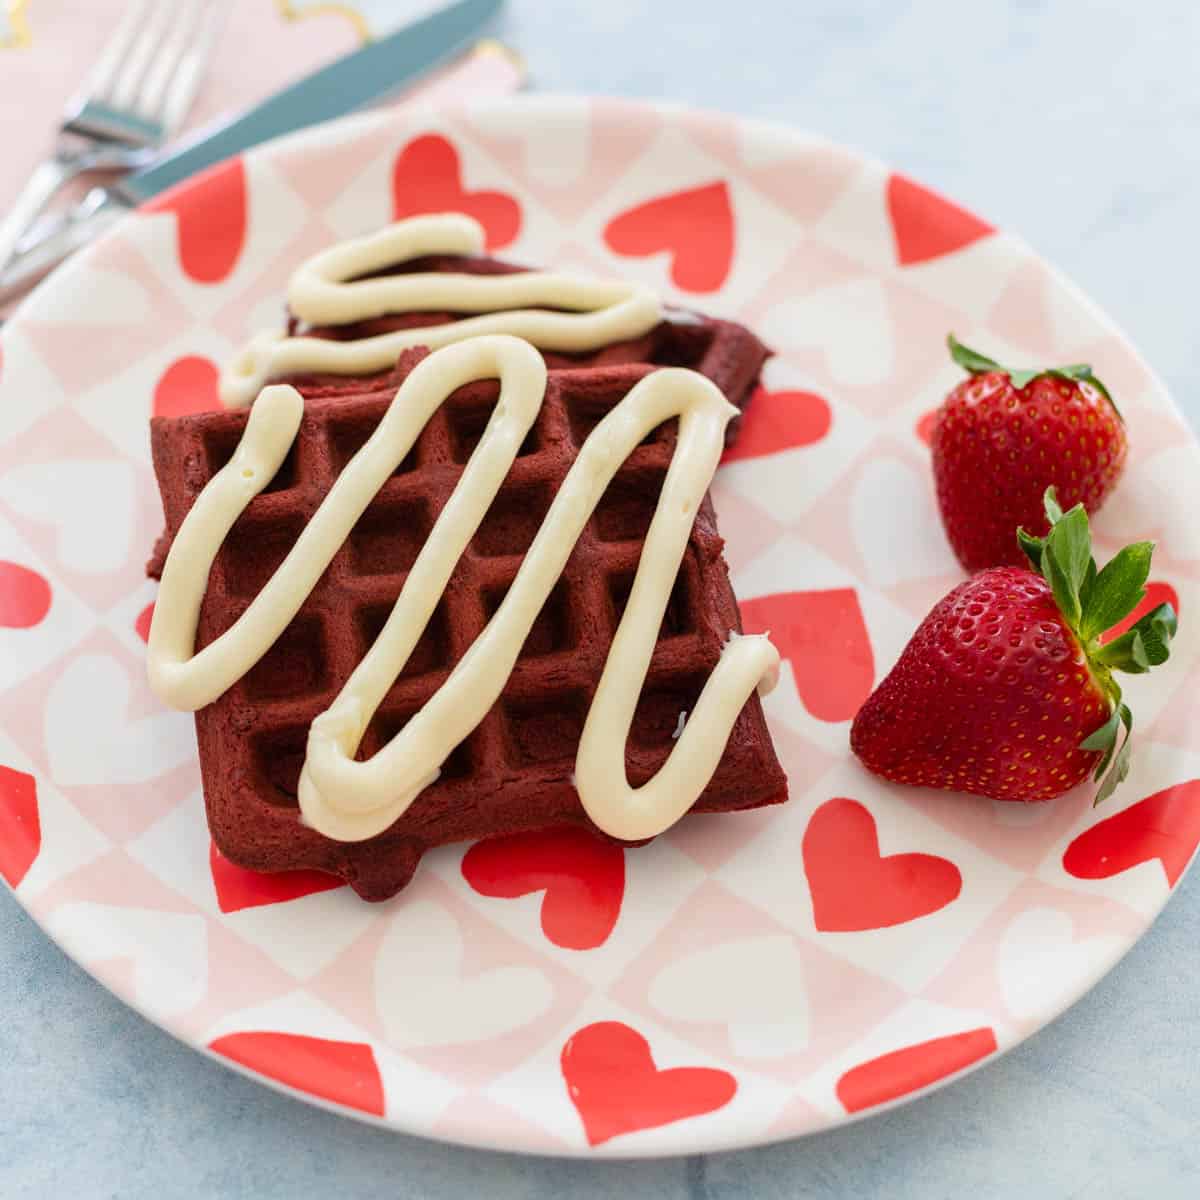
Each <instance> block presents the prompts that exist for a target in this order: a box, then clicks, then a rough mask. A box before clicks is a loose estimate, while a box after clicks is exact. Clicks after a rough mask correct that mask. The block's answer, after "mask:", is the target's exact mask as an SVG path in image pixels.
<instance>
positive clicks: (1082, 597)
mask: <svg viewBox="0 0 1200 1200" xmlns="http://www.w3.org/2000/svg"><path fill="white" fill-rule="evenodd" d="M1097 578H1098V573H1097V571H1096V560H1095V559H1094V558H1091V557H1089V558H1088V569H1087V574H1086V575H1085V576H1084V577H1083V583H1082V584H1081V585H1080V588H1079V607H1080V608H1081V609H1082V610H1083V617H1082V620H1083V621H1085V622H1086V621H1087V614H1088V609H1089V608H1090V607H1091V606H1092V605H1093V604H1095V602H1096V601H1095V599H1094V597H1095V595H1096V579H1097Z"/></svg>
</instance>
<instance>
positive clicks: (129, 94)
mask: <svg viewBox="0 0 1200 1200" xmlns="http://www.w3.org/2000/svg"><path fill="white" fill-rule="evenodd" d="M224 15H225V5H224V4H219V3H216V2H215V0H182V2H180V3H174V2H173V0H138V2H137V3H135V4H133V5H132V6H131V7H130V8H129V10H128V11H127V12H126V14H125V17H124V19H123V20H122V21H121V23H120V24H119V25H118V26H117V29H116V32H115V33H114V34H113V36H112V37H111V38H110V39H109V42H108V44H107V45H106V46H105V48H104V50H103V52H102V53H101V56H100V60H99V62H97V63H96V65H95V67H94V68H93V70H92V73H91V74H90V75H89V76H88V78H87V80H86V81H85V83H84V85H83V87H82V89H81V90H80V92H79V93H78V94H77V95H76V96H75V98H74V99H73V100H72V101H71V102H70V103H69V104H68V105H67V107H66V110H65V112H64V113H63V117H62V121H61V123H60V125H59V130H58V138H57V140H56V143H55V147H54V154H53V157H51V158H48V159H46V160H45V161H44V162H43V163H41V164H40V165H39V166H38V167H37V169H36V170H35V171H34V173H33V174H32V175H31V176H30V178H29V182H28V183H27V184H26V185H25V190H24V191H23V192H22V193H21V195H20V196H19V197H18V198H17V202H16V204H15V205H14V206H13V208H12V209H11V210H10V211H9V213H8V215H7V216H6V217H5V218H4V220H3V221H0V267H2V266H3V265H4V264H6V263H8V262H10V261H11V260H12V258H13V255H14V252H15V251H17V250H18V249H19V248H22V247H24V246H27V245H28V243H29V241H30V240H32V239H31V238H28V237H27V235H28V234H30V231H31V227H32V226H33V225H34V223H35V221H36V219H37V217H38V215H39V214H40V213H41V212H42V211H43V210H44V209H45V207H46V205H47V204H48V203H49V201H50V200H51V199H53V197H54V195H55V194H56V193H57V192H58V190H59V189H60V188H61V187H62V186H63V184H65V183H67V182H68V181H69V180H71V179H74V178H75V177H76V176H77V175H81V174H83V173H84V172H85V171H95V170H105V171H114V170H123V171H129V170H133V169H134V168H135V167H138V166H140V165H141V164H142V163H143V162H144V161H145V160H146V159H148V158H149V157H150V155H151V154H152V153H153V152H154V151H155V150H156V149H157V147H158V146H159V145H161V143H162V142H164V141H165V140H166V139H167V138H168V137H170V136H171V134H172V133H173V132H174V131H175V130H176V129H177V128H178V127H179V125H180V123H181V122H182V120H183V118H184V116H185V115H186V114H187V110H188V108H189V107H190V106H191V103H192V99H193V97H194V96H195V94H196V89H197V88H198V87H199V85H200V78H201V75H202V74H203V70H204V66H205V64H206V63H207V61H208V57H209V54H210V52H211V50H212V46H213V42H214V40H215V39H216V35H217V33H218V31H219V29H220V22H221V20H222V19H223V17H224Z"/></svg>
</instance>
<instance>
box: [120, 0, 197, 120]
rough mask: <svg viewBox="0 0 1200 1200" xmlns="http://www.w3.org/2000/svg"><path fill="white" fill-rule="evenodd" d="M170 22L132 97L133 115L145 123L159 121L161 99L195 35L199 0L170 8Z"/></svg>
mask: <svg viewBox="0 0 1200 1200" xmlns="http://www.w3.org/2000/svg"><path fill="white" fill-rule="evenodd" d="M171 7H172V12H171V14H170V15H171V21H170V23H169V25H168V27H167V28H166V30H165V32H164V34H163V37H162V40H161V41H160V42H159V44H158V46H157V48H156V49H155V53H154V58H153V60H152V61H151V62H150V64H149V66H148V67H147V69H146V74H145V76H144V77H143V79H142V81H141V86H140V87H139V88H138V90H137V95H136V96H135V97H134V98H133V102H132V110H133V112H134V113H135V114H136V115H137V116H139V117H141V118H142V119H144V120H147V121H154V122H156V123H158V122H159V121H160V114H161V110H162V106H163V97H164V96H165V95H166V91H167V87H168V86H169V84H170V82H171V77H172V75H174V73H175V70H176V68H177V67H178V66H179V63H180V61H181V60H182V59H183V57H184V55H185V53H186V52H187V48H188V45H189V43H190V42H191V40H192V38H193V36H194V33H195V24H196V18H197V16H198V15H199V12H200V9H201V0H182V2H181V3H179V4H176V5H173V6H171Z"/></svg>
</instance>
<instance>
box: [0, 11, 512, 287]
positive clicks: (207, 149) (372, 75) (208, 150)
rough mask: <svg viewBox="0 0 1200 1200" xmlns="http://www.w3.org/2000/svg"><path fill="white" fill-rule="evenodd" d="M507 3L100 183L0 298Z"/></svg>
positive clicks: (366, 56)
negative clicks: (173, 190)
mask: <svg viewBox="0 0 1200 1200" xmlns="http://www.w3.org/2000/svg"><path fill="white" fill-rule="evenodd" d="M503 3H504V0H455V2H454V3H452V4H448V5H446V6H445V7H444V8H441V9H438V10H437V11H436V12H433V13H430V14H428V15H427V16H425V17H422V18H421V19H420V20H417V21H414V22H411V23H410V24H408V25H405V26H404V27H402V28H400V29H397V30H395V31H394V32H393V33H391V34H389V35H388V36H387V37H384V38H380V40H379V41H377V42H371V43H369V44H368V45H366V46H364V47H362V48H361V49H359V50H356V51H354V52H353V53H352V54H348V55H346V56H344V57H343V58H339V59H338V60H337V61H336V62H333V63H330V64H329V65H328V66H327V67H323V68H321V69H320V70H319V71H316V72H315V73H313V74H312V75H309V76H307V77H306V78H304V79H302V80H300V81H299V82H298V83H294V84H292V85H291V86H290V87H287V88H284V89H283V90H282V91H280V92H276V93H275V94H274V95H273V96H269V97H268V98H267V99H266V100H264V101H262V102H261V103H260V104H257V105H255V106H254V107H253V108H251V109H249V110H248V111H247V112H245V113H243V114H242V115H241V116H239V117H235V118H234V119H233V120H232V121H229V122H226V123H221V124H219V125H215V126H209V127H207V128H205V129H203V130H200V131H199V132H197V133H196V134H195V135H194V136H193V137H192V138H190V139H189V140H188V141H187V142H185V143H184V144H183V145H180V146H177V147H174V148H173V149H171V150H170V151H168V152H166V153H164V154H160V155H158V156H156V157H155V158H154V159H153V160H152V161H151V162H150V163H148V164H147V165H146V166H144V167H142V168H140V169H139V170H137V171H134V172H132V173H131V174H130V175H127V176H125V177H124V178H123V179H121V180H120V181H119V182H118V183H116V184H114V185H112V186H110V187H106V188H93V189H92V191H91V192H89V193H88V194H87V196H86V197H84V199H83V200H82V201H81V202H80V204H79V205H78V206H77V207H76V208H75V209H73V210H71V211H70V212H69V213H68V215H67V216H66V217H65V218H64V219H63V220H62V222H61V224H60V225H59V226H58V227H56V228H55V229H54V230H53V231H52V232H51V233H50V234H49V235H48V236H47V237H46V238H45V239H44V240H43V241H42V242H40V243H38V244H37V245H35V246H33V247H30V248H29V249H27V250H25V251H24V252H23V253H21V254H20V255H19V256H18V258H17V259H16V261H15V262H13V263H12V264H10V266H9V267H8V268H7V270H5V272H4V273H3V275H0V304H3V303H4V302H5V301H7V300H10V299H12V298H14V297H15V296H17V295H18V294H20V292H22V291H24V290H25V288H27V287H29V286H30V285H31V284H32V283H33V282H35V281H36V280H37V279H39V278H41V276H42V275H44V274H45V273H46V272H47V271H49V270H51V269H52V268H53V267H55V266H57V265H58V263H59V262H61V261H62V260H63V259H64V258H66V257H67V256H68V255H70V254H72V253H74V252H75V251H76V250H78V249H80V248H81V247H82V246H84V245H86V244H87V243H88V242H90V241H91V240H92V239H93V238H95V237H96V236H97V235H98V234H99V233H101V232H103V230H104V229H106V228H108V226H109V225H110V224H112V222H113V220H114V219H115V218H116V217H118V216H120V215H121V214H122V213H124V212H126V211H128V210H129V209H130V208H132V207H135V206H136V205H138V204H141V203H143V202H144V201H146V200H149V199H150V198H151V197H152V196H157V195H158V194H159V193H160V192H163V191H165V190H166V189H167V188H169V187H173V186H174V185H175V184H177V183H179V182H181V181H182V180H184V179H187V178H188V177H189V176H191V175H194V174H196V172H198V171H201V170H203V169H204V168H205V167H209V166H212V165H213V164H214V163H217V162H220V161H221V160H222V159H226V158H229V157H231V156H232V155H234V154H238V153H240V152H241V151H243V150H246V149H249V148H250V147H251V146H257V145H258V144H259V143H261V142H264V141H267V140H268V139H270V138H275V137H280V136H281V135H283V134H285V133H292V132H294V131H295V130H298V129H303V128H305V127H306V126H309V125H314V124H316V123H317V122H319V121H326V120H330V119H331V118H333V117H340V116H343V115H345V114H346V113H350V112H353V111H354V110H355V109H358V108H361V107H363V106H364V105H366V104H368V103H370V102H371V101H374V100H379V99H382V98H384V97H385V96H387V95H388V94H389V93H391V92H394V91H397V90H398V89H399V88H401V87H403V86H405V85H407V84H409V83H412V82H413V80H415V79H416V78H417V77H418V76H420V75H423V74H425V73H426V72H427V71H429V70H431V69H432V68H434V67H436V66H438V65H439V64H440V63H442V62H444V61H445V60H446V59H448V58H451V57H452V56H453V55H454V54H455V53H456V52H458V51H460V50H462V49H463V48H464V47H465V46H467V45H468V44H469V43H470V42H472V41H473V40H474V39H475V38H477V37H478V36H479V33H480V30H481V29H482V27H483V26H484V25H486V24H487V22H488V21H490V20H491V18H492V17H493V16H495V15H496V13H497V12H499V10H500V8H501V7H502V6H503Z"/></svg>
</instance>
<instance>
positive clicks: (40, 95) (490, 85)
mask: <svg viewBox="0 0 1200 1200" xmlns="http://www.w3.org/2000/svg"><path fill="white" fill-rule="evenodd" d="M409 2H410V0H400V3H398V4H397V5H396V12H397V14H400V15H403V14H404V9H405V4H406V3H409ZM128 3H129V0H87V3H86V4H82V3H74V4H72V3H64V2H61V0H60V2H59V3H50V2H42V3H37V4H31V5H28V6H27V15H26V23H27V25H28V29H29V43H28V45H24V46H5V45H3V40H4V39H3V38H0V111H4V112H6V113H9V114H12V113H13V112H15V111H17V109H18V108H19V111H20V119H19V120H5V121H4V136H3V153H2V154H0V210H3V209H4V208H6V207H7V206H8V205H9V204H10V203H11V202H12V200H13V198H14V197H15V196H16V195H17V193H18V191H19V190H20V188H21V187H22V185H23V184H24V182H25V180H26V179H27V178H28V176H29V173H30V171H31V170H32V169H33V168H34V166H35V165H36V164H37V162H38V161H39V159H41V158H42V157H44V156H45V155H46V153H47V152H48V151H49V149H50V147H51V144H52V140H53V134H54V130H55V128H56V127H57V124H58V119H59V114H60V113H61V112H62V109H63V106H64V105H65V104H66V102H67V101H68V99H69V98H70V97H71V95H73V93H74V92H75V90H76V89H77V87H78V86H79V84H80V82H81V81H82V80H83V79H84V78H85V76H86V75H87V72H88V70H89V68H90V67H91V66H92V64H93V63H94V62H95V61H96V60H97V58H98V57H99V55H100V51H101V49H102V48H103V46H104V44H105V42H106V40H107V39H108V37H109V35H110V33H111V32H112V29H113V28H114V26H115V24H116V22H117V21H118V19H119V18H120V16H121V14H122V12H123V11H124V10H125V7H126V5H127V4H128ZM305 7H306V6H305V5H303V4H282V3H272V2H271V0H239V2H238V3H236V4H235V3H232V0H230V3H229V9H230V11H229V16H228V19H227V21H226V23H225V26H224V28H223V30H222V32H221V36H220V38H219V40H218V43H217V45H216V47H215V49H214V52H213V55H212V58H211V60H210V63H209V66H208V70H207V72H206V74H205V77H204V81H203V83H202V84H201V87H200V90H199V92H198V93H197V96H196V102H195V104H194V105H193V107H192V110H191V113H190V116H189V119H188V122H187V126H186V129H187V130H191V129H194V128H196V127H197V126H198V125H202V124H204V123H205V122H207V121H210V120H212V119H213V118H214V117H218V116H220V115H222V114H232V113H235V112H237V111H239V110H241V109H244V108H246V107H247V106H248V105H251V104H253V103H254V102H255V101H257V100H261V99H263V98H264V97H265V96H267V95H269V94H270V93H271V92H274V91H276V90H278V89H279V88H281V87H283V86H284V85H286V84H289V83H292V82H294V81H295V80H297V79H299V78H300V77H301V76H303V75H305V74H307V73H308V72H309V71H311V70H313V69H314V68H315V67H317V66H320V65H321V64H323V63H326V62H329V61H331V60H332V59H334V58H336V57H338V56H339V55H342V54H345V53H347V52H348V51H350V50H353V49H355V48H356V47H357V46H358V45H360V33H359V31H358V30H357V29H356V27H355V22H354V21H353V20H352V19H350V18H349V17H348V16H347V14H346V13H345V12H339V11H336V7H337V6H332V5H320V6H311V7H313V11H310V12H306V13H304V14H303V15H301V16H288V15H286V14H287V12H288V11H289V10H290V11H298V10H299V11H302V10H303V9H304V8H305ZM373 7H375V8H379V4H378V3H376V4H375V5H374V6H373ZM425 7H428V5H426V6H425ZM2 32H3V30H0V33H2ZM520 84H521V68H520V66H519V64H518V63H517V61H516V60H515V59H514V58H513V57H512V56H510V55H508V54H506V53H504V52H503V51H501V50H499V49H493V50H492V51H491V52H480V53H475V54H469V55H466V56H465V57H463V58H462V59H460V60H459V61H458V62H456V63H454V64H452V65H451V66H449V67H447V68H445V69H444V70H443V71H441V72H440V73H439V74H438V75H437V76H435V77H432V78H430V79H429V80H427V81H424V82H423V83H422V84H420V85H418V86H417V87H416V88H414V89H412V90H411V91H409V92H408V93H406V94H404V95H401V96H399V97H398V98H397V100H398V102H403V101H404V100H405V99H408V98H412V97H421V98H426V97H428V98H435V97H437V96H439V95H441V96H444V97H452V98H454V99H456V100H458V99H467V98H470V97H472V96H489V95H498V94H503V93H506V92H511V91H514V90H515V89H516V88H518V87H519V86H520Z"/></svg>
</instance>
